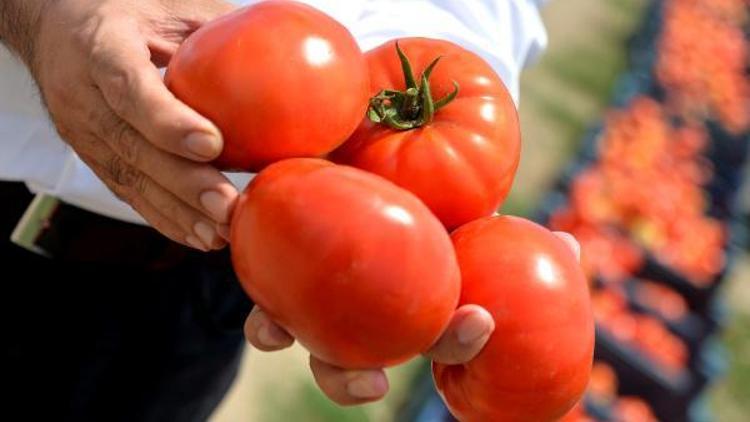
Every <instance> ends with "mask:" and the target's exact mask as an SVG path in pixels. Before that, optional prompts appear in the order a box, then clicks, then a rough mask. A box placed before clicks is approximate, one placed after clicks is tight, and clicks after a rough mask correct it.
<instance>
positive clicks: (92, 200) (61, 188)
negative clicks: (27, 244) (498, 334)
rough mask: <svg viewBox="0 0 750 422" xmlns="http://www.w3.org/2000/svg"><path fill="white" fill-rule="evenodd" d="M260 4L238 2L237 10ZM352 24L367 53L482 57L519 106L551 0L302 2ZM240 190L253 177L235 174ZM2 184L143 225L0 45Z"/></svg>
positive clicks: (542, 43)
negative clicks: (543, 11) (435, 45)
mask: <svg viewBox="0 0 750 422" xmlns="http://www.w3.org/2000/svg"><path fill="white" fill-rule="evenodd" d="M257 1H259V0H249V1H248V0H245V1H241V0H240V1H235V3H238V4H250V3H256V2H257ZM302 1H303V2H304V3H308V4H310V5H312V6H314V7H316V8H318V9H320V10H322V11H324V12H326V13H327V14H329V15H330V16H332V17H333V18H335V19H336V20H338V21H339V22H341V23H342V24H343V25H345V26H346V27H347V28H348V29H349V30H350V31H351V32H352V34H353V35H354V37H355V38H356V39H357V42H358V43H359V45H360V47H361V48H362V50H363V51H366V50H368V49H371V48H374V47H376V46H378V45H380V44H382V43H384V42H386V41H388V40H391V39H394V38H399V37H406V36H425V37H431V38H442V39H446V40H449V41H453V42H455V43H457V44H459V45H462V46H464V47H466V48H468V49H470V50H471V51H474V52H475V53H477V54H479V55H480V56H482V57H483V58H484V59H485V60H487V61H488V62H489V63H490V64H491V65H492V67H493V68H494V69H495V70H496V71H497V73H498V74H499V75H500V77H501V78H502V80H503V81H504V82H505V84H506V85H507V87H508V89H509V90H510V92H511V94H512V95H513V98H514V99H515V100H516V103H517V102H518V89H519V75H520V72H521V69H522V68H523V67H524V66H525V65H527V64H528V63H529V62H530V61H531V60H533V59H534V58H535V57H536V56H537V55H538V54H539V53H540V52H541V51H542V50H543V49H544V47H545V46H546V43H547V38H546V32H545V30H544V26H543V24H542V21H541V19H540V16H539V10H538V8H539V6H540V4H541V3H542V2H543V1H544V0H302ZM228 177H230V179H231V180H232V181H233V182H234V183H235V184H236V185H237V186H238V187H240V188H242V187H244V186H245V184H246V183H247V181H248V180H249V178H250V177H251V176H250V175H237V174H231V175H228ZM0 180H13V181H22V182H25V183H26V184H27V186H29V188H30V189H31V190H32V191H33V192H44V193H47V194H51V195H54V196H56V197H58V198H60V199H62V200H63V201H65V202H68V203H70V204H73V205H77V206H79V207H81V208H85V209H88V210H90V211H93V212H96V213H99V214H102V215H106V216H109V217H113V218H117V219H120V220H124V221H130V222H135V223H141V224H144V222H143V219H142V218H141V217H140V216H139V215H138V214H136V213H135V211H133V210H132V209H131V208H130V207H129V206H128V205H127V204H125V203H123V202H121V201H119V200H118V199H117V198H115V196H114V195H113V194H112V193H110V192H109V190H108V189H107V188H106V186H105V185H104V184H103V183H102V182H101V181H100V180H99V179H98V178H97V177H96V176H95V175H94V173H93V172H92V171H91V170H90V169H89V168H88V167H87V166H86V165H85V164H84V163H83V162H82V161H81V160H80V159H79V158H78V156H77V155H76V154H75V152H74V151H73V150H72V149H71V148H70V147H68V146H67V145H66V144H65V143H64V142H63V141H62V140H61V139H60V138H59V136H58V135H57V133H56V132H55V129H54V126H53V125H52V123H51V122H50V120H49V118H48V116H47V113H46V111H45V110H44V108H43V107H42V105H41V102H40V99H39V94H38V91H37V89H36V87H35V86H34V83H33V80H32V79H31V77H30V75H29V73H28V71H27V70H26V68H25V67H24V66H23V65H22V64H21V63H20V62H19V61H18V60H16V58H15V57H14V56H13V55H12V54H11V53H10V52H9V51H8V50H7V49H5V47H3V46H1V45H0Z"/></svg>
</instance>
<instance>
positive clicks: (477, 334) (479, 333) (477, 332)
mask: <svg viewBox="0 0 750 422" xmlns="http://www.w3.org/2000/svg"><path fill="white" fill-rule="evenodd" d="M488 331H489V327H488V326H487V323H486V321H485V320H484V318H481V317H480V316H479V315H476V314H469V315H467V316H466V317H465V318H464V319H463V321H461V322H460V323H459V325H458V329H457V330H456V336H457V337H458V342H459V343H461V344H463V345H470V344H472V343H474V342H475V341H477V340H479V339H481V338H482V337H484V336H485V335H487V332H488Z"/></svg>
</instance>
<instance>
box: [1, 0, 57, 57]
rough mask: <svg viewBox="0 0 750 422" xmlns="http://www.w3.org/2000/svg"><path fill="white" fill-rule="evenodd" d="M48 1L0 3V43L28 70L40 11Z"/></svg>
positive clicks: (33, 49)
mask: <svg viewBox="0 0 750 422" xmlns="http://www.w3.org/2000/svg"><path fill="white" fill-rule="evenodd" d="M48 1H49V0H3V1H1V2H0V41H2V43H3V44H5V45H6V46H7V47H8V48H9V49H10V50H12V51H13V52H14V53H15V54H16V55H18V57H19V58H20V59H21V60H23V62H24V63H26V65H27V66H29V67H30V68H31V67H33V63H34V52H35V47H36V38H37V34H38V33H39V23H40V18H41V15H42V10H43V9H44V6H45V5H46V3H47V2H48Z"/></svg>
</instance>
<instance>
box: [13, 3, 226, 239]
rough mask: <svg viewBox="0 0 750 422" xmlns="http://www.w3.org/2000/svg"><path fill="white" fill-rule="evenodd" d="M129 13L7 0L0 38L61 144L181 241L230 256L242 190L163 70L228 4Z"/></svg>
mask: <svg viewBox="0 0 750 422" xmlns="http://www.w3.org/2000/svg"><path fill="white" fill-rule="evenodd" d="M132 4H133V3H132V2H129V1H124V0H104V1H98V2H90V1H83V0H58V1H54V2H47V1H43V0H5V1H4V2H3V3H2V8H1V9H0V11H2V14H0V18H1V19H2V21H0V37H2V39H3V42H4V43H5V44H6V45H7V46H8V47H9V48H10V49H12V50H13V51H14V52H15V53H16V55H18V56H19V57H20V59H21V60H22V61H23V63H24V64H25V65H26V66H27V68H28V70H29V72H30V73H31V75H32V76H33V78H34V80H35V81H36V83H37V85H38V87H39V91H40V93H41V96H42V99H43V102H44V104H45V106H46V108H47V111H48V113H49V116H50V118H51V120H52V121H53V123H54V124H55V127H56V129H57V131H58V133H59V134H60V136H61V138H63V139H64V140H65V141H66V142H67V144H68V145H69V146H70V148H72V149H73V150H74V151H75V153H76V155H77V157H80V159H81V160H82V161H83V162H84V163H85V164H86V166H87V168H88V169H90V171H93V173H94V174H95V175H96V176H97V177H98V178H99V180H101V182H102V183H103V184H104V185H106V186H107V188H109V190H110V191H111V192H113V193H114V194H115V195H116V196H118V197H119V198H120V199H122V200H124V201H125V202H127V203H128V204H129V205H130V206H131V207H132V208H134V209H135V210H136V211H137V212H138V213H139V214H140V215H141V216H142V217H143V218H144V219H145V220H146V221H148V222H149V223H150V224H151V225H152V226H154V227H155V228H157V229H158V230H159V231H161V232H162V233H163V234H165V235H167V236H168V237H170V238H171V239H173V240H175V241H177V242H180V243H184V244H187V245H190V246H193V247H196V248H199V249H203V250H207V249H212V248H220V247H223V246H224V245H225V241H224V240H223V239H222V238H221V235H222V234H226V231H227V227H226V224H227V223H228V217H229V213H230V210H231V206H232V205H233V203H234V200H235V199H236V197H237V191H236V189H235V188H234V186H233V185H232V184H231V183H230V182H229V181H228V180H227V179H226V178H225V177H224V176H223V175H222V174H221V173H220V172H218V171H217V170H215V169H214V168H212V167H211V166H210V165H208V164H205V162H207V161H210V160H211V159H213V158H214V157H215V156H216V155H218V153H219V151H220V150H221V143H222V141H221V134H220V133H219V131H218V130H217V129H216V128H215V127H214V125H213V124H212V123H211V122H209V121H208V120H207V119H205V118H203V117H202V116H200V115H198V114H197V113H196V112H194V111H193V110H191V109H190V108H188V107H187V106H185V105H184V104H182V103H181V102H179V101H178V100H177V99H175V98H174V96H172V95H171V93H169V91H168V90H167V89H166V87H165V86H164V84H163V82H162V80H161V77H160V74H159V71H158V70H157V67H156V66H157V65H163V64H165V63H166V62H167V61H168V59H169V57H170V56H171V54H172V53H173V52H174V51H175V50H176V48H177V46H178V45H179V43H180V41H181V40H182V39H184V37H186V36H187V35H188V34H189V33H191V32H192V31H194V30H195V29H197V28H198V27H199V26H200V25H201V23H202V22H205V21H207V20H209V19H212V18H213V17H215V16H217V15H219V14H222V13H225V12H226V11H228V10H230V9H231V6H229V5H228V4H227V3H224V2H222V1H215V0H193V1H185V2H177V3H175V2H171V1H166V0H149V1H143V2H138V7H137V8H134V7H132ZM166 6H170V7H166ZM75 164H76V163H74V165H73V168H74V169H75V167H76V166H75ZM66 170H70V167H68V168H67V169H66ZM82 174H84V175H86V173H82ZM55 182H57V181H55ZM73 185H74V183H73ZM87 186H88V187H91V186H92V184H90V183H89V184H88V185H87ZM93 186H96V187H98V186H99V185H95V184H94V185H93ZM94 191H95V192H96V193H101V192H100V191H96V189H94Z"/></svg>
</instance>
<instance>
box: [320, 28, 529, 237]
mask: <svg viewBox="0 0 750 422" xmlns="http://www.w3.org/2000/svg"><path fill="white" fill-rule="evenodd" d="M398 46H399V47H400V48H401V49H402V50H403V53H404V55H400V54H398V53H397V45H396V44H395V42H389V43H387V44H384V45H383V46H381V47H378V48H376V49H374V50H372V51H370V52H367V53H366V54H365V57H366V59H367V63H368V65H369V67H370V92H371V93H372V95H375V97H373V98H372V99H371V108H370V110H369V111H368V116H369V117H370V118H366V119H365V120H364V121H363V122H362V124H361V125H360V126H359V128H358V129H357V131H356V132H355V133H354V134H353V135H352V136H351V138H350V139H349V140H348V141H347V142H346V143H345V144H344V145H343V146H342V147H340V148H339V149H338V150H336V151H335V152H334V153H333V154H332V155H331V158H332V159H333V160H334V161H336V162H339V163H343V164H349V165H353V166H355V167H359V168H362V169H365V170H368V171H370V172H373V173H376V174H379V175H381V176H383V177H386V178H387V179H389V180H391V181H393V182H394V183H396V184H397V185H399V186H401V187H404V188H406V189H408V190H410V191H411V192H413V193H414V194H415V195H417V196H418V197H419V198H420V199H421V200H422V201H424V203H425V204H427V206H428V207H430V209H431V210H432V212H433V213H435V215H437V217H438V218H439V219H440V221H442V222H443V224H445V226H446V227H448V228H455V227H457V226H459V225H461V224H464V223H468V222H469V221H471V220H474V219H476V218H480V217H485V216H488V215H491V214H492V213H493V212H494V211H495V210H496V209H497V208H498V207H499V206H500V204H501V202H502V201H503V200H504V199H505V197H506V196H507V194H508V192H509V191H510V187H511V184H512V183H513V177H514V176H515V172H516V168H517V167H518V161H519V158H520V151H521V141H520V132H519V125H518V116H517V112H516V108H515V105H514V103H513V100H512V98H511V96H510V94H509V93H508V91H507V89H506V88H505V85H503V82H502V81H501V80H500V78H499V77H498V76H497V74H496V73H495V72H494V71H493V70H492V68H491V67H490V65H489V64H487V63H486V62H485V61H484V60H482V59H481V58H480V57H479V56H477V55H475V54H473V53H471V52H469V51H467V50H465V49H463V48H461V47H459V46H457V45H455V44H452V43H450V42H447V41H441V40H433V39H427V38H406V39H401V40H399V41H398ZM407 56H408V58H407ZM438 57H439V58H440V62H439V63H437V64H436V65H434V67H430V64H431V63H432V62H433V60H435V59H437V58H438ZM428 67H430V68H431V69H432V70H431V74H430V72H429V71H426V69H427V68H428ZM402 68H405V69H407V70H406V74H408V75H411V76H406V77H405V76H404V74H405V72H404V71H402ZM412 68H413V70H414V71H417V70H418V71H420V72H423V73H422V75H423V76H427V77H425V78H424V80H422V78H421V76H420V77H419V79H417V77H413V75H412V71H411V70H408V69H412ZM407 80H413V81H414V83H411V82H409V83H407V82H406V81H407ZM407 85H408V86H407ZM407 87H409V88H410V89H409V90H407V91H404V90H406V88H407ZM383 90H385V91H383ZM394 90H398V91H399V92H396V91H394ZM456 90H457V96H456V97H455V99H453V100H452V101H451V95H452V93H454V92H456ZM446 102H447V104H445V105H443V103H446ZM432 108H435V109H437V111H435V112H434V115H433V113H432V112H430V110H431V109H432ZM383 114H390V116H389V117H383V116H382V115H383ZM371 119H373V120H375V121H380V123H376V122H374V121H372V120H371Z"/></svg>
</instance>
